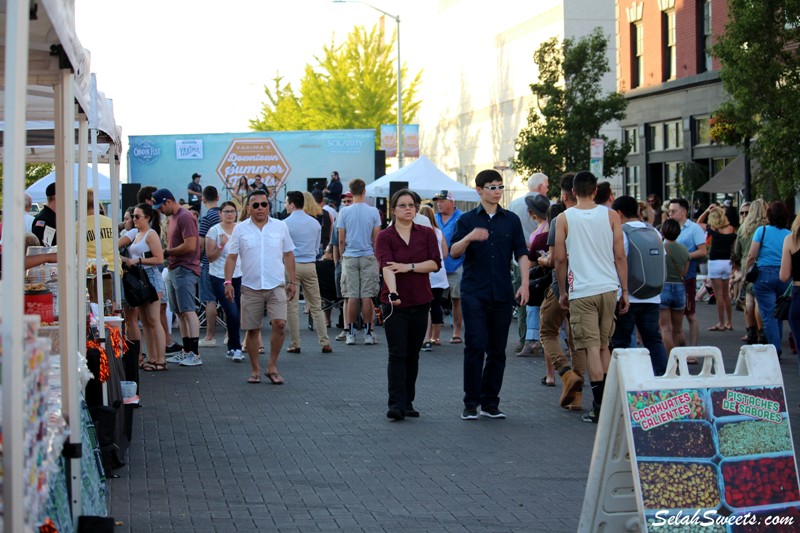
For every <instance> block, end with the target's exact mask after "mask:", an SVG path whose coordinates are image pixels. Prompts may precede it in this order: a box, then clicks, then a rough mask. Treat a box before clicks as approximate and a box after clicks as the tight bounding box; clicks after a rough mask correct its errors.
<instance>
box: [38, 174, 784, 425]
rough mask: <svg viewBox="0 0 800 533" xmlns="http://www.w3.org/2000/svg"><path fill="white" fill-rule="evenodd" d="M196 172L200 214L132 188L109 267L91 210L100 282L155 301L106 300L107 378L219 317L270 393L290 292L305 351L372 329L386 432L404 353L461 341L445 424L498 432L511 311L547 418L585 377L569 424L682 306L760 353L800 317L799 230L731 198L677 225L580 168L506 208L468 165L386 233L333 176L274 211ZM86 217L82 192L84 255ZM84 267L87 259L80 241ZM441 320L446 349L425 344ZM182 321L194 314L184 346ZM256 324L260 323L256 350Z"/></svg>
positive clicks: (658, 342) (658, 337) (677, 323)
mask: <svg viewBox="0 0 800 533" xmlns="http://www.w3.org/2000/svg"><path fill="white" fill-rule="evenodd" d="M200 177H201V176H200V175H199V174H195V175H193V176H192V182H191V183H190V186H189V188H188V189H187V192H191V193H197V194H198V195H199V198H200V202H201V203H202V204H203V205H204V206H205V211H204V214H202V216H201V212H202V210H201V209H199V208H197V204H196V200H195V198H194V197H193V196H190V202H189V204H186V205H183V204H181V202H180V201H176V200H175V196H174V195H173V193H172V192H171V191H170V190H167V189H156V187H152V186H146V187H142V188H141V189H140V191H139V195H138V198H137V199H138V204H137V205H136V206H133V207H130V208H129V209H127V210H126V211H125V213H124V219H123V224H122V226H123V228H122V230H121V233H120V238H119V241H118V243H119V247H120V250H121V254H120V256H121V261H122V265H116V264H114V262H113V249H111V246H112V245H111V242H113V240H112V238H111V237H112V235H111V232H112V231H113V230H112V226H111V220H110V219H109V218H108V217H105V216H104V215H102V214H98V215H97V216H99V217H101V218H100V226H101V232H100V235H99V237H100V240H101V253H102V255H103V257H107V258H110V259H109V266H108V268H109V270H111V271H117V272H119V271H120V269H130V268H132V267H139V268H141V269H142V272H143V273H144V275H145V276H146V279H147V280H148V282H149V284H150V285H151V286H152V287H153V290H154V292H155V294H156V297H154V299H153V301H148V302H145V303H142V304H141V305H138V306H136V307H133V306H129V305H127V303H126V302H124V300H123V303H124V306H125V309H124V318H125V328H126V337H127V339H128V341H129V342H128V345H129V349H128V352H127V353H126V354H125V357H126V372H127V371H128V368H131V367H132V366H133V367H134V368H138V369H140V370H142V371H145V372H161V371H166V370H167V369H168V368H169V364H177V365H179V366H183V367H198V366H201V365H202V364H203V357H202V355H201V353H200V352H201V348H207V347H215V346H216V345H217V338H216V332H215V324H216V322H217V318H218V317H217V310H218V309H221V311H222V315H223V316H224V323H225V325H226V330H227V334H226V335H225V341H224V342H225V348H226V353H227V357H228V359H230V360H231V361H233V362H242V361H244V360H245V354H246V355H247V357H248V359H249V362H250V366H251V368H250V374H249V376H248V378H247V382H248V383H253V384H255V383H260V382H261V380H262V374H261V365H260V355H261V354H265V353H266V354H268V360H267V366H266V370H265V372H264V374H263V376H265V377H266V378H267V379H268V380H269V382H271V383H273V384H282V383H284V378H283V376H282V375H281V373H280V371H279V369H278V359H279V356H280V353H281V351H282V350H283V349H284V345H286V351H287V352H288V353H293V354H298V353H300V352H301V350H302V343H301V335H300V332H301V325H300V318H301V316H303V314H302V312H301V310H300V298H301V292H302V298H303V300H304V302H305V310H304V312H305V314H308V315H309V318H308V322H309V327H312V328H313V329H314V331H315V332H316V336H317V340H318V343H319V347H320V350H321V352H322V353H324V354H330V353H332V352H333V351H334V350H333V347H332V344H333V343H331V338H330V337H329V336H328V329H329V328H331V327H332V316H333V313H332V311H334V310H335V309H337V308H339V309H340V313H339V323H338V324H336V328H338V329H339V330H340V333H339V334H338V335H336V336H335V339H336V340H338V341H344V344H345V345H354V344H356V343H357V342H359V340H360V341H361V342H363V344H366V345H374V344H378V342H379V339H378V337H379V336H378V334H377V332H376V330H375V326H376V325H382V326H383V332H384V335H385V340H386V344H387V350H388V354H389V357H388V369H387V375H388V411H387V417H388V418H390V419H392V420H402V419H404V418H406V417H415V416H419V412H418V411H417V410H416V409H415V408H414V405H413V402H414V399H415V383H416V379H417V376H418V374H419V371H420V368H419V356H420V352H421V351H433V350H435V349H436V347H437V346H441V344H442V342H449V343H451V344H462V343H463V344H464V361H463V365H464V374H463V386H464V397H463V404H464V408H463V412H462V418H463V419H464V420H475V419H478V418H479V417H480V416H483V417H488V418H505V414H504V413H503V411H501V410H500V391H501V388H502V382H503V374H504V370H505V365H506V344H507V341H508V335H509V328H510V326H511V322H512V320H513V316H514V313H516V316H517V321H518V326H519V328H518V334H519V343H518V345H517V346H516V347H515V350H514V352H515V354H516V355H517V356H519V357H533V356H537V355H539V354H541V355H542V356H543V357H544V360H545V364H546V371H545V376H543V377H542V379H541V383H542V384H543V385H545V386H556V374H558V376H559V379H560V382H561V394H560V396H559V400H558V403H559V405H560V407H562V408H564V409H568V410H575V411H581V410H583V397H582V395H583V390H584V385H585V381H586V380H587V379H588V381H589V385H590V390H591V394H592V409H591V410H590V411H589V412H587V413H585V414H584V415H583V419H584V420H585V421H587V422H596V421H597V419H598V416H599V413H600V409H601V406H602V398H603V392H604V382H605V376H606V373H607V371H608V365H609V361H610V354H611V351H612V350H613V349H615V348H628V347H633V346H637V345H641V346H644V347H645V348H646V349H647V350H648V351H649V353H650V358H651V361H652V367H653V372H654V373H655V374H656V375H659V374H662V373H663V372H664V371H665V369H666V366H667V358H668V354H669V353H670V351H671V350H672V348H673V347H675V346H693V345H696V344H697V337H698V329H699V324H698V321H697V315H696V305H697V303H698V302H699V301H701V298H703V297H704V294H705V295H710V296H711V297H712V298H714V303H715V304H716V307H717V316H718V320H717V323H716V324H713V325H712V326H711V327H709V328H708V330H709V331H713V332H725V331H735V330H737V325H736V324H735V320H734V316H735V313H734V310H735V309H741V310H742V311H744V318H743V321H742V322H743V323H742V326H744V330H743V332H744V336H743V337H742V341H744V342H746V343H749V344H754V343H759V344H772V345H773V346H774V347H775V349H776V351H777V353H778V355H779V357H780V356H781V355H782V346H781V344H782V330H783V327H782V324H783V320H785V319H787V318H788V321H789V325H790V332H791V333H790V335H791V337H790V341H792V340H793V339H797V338H798V337H797V335H798V334H800V302H798V300H797V299H796V298H794V296H795V294H796V292H797V291H798V290H800V215H798V217H796V218H795V220H794V222H793V224H792V227H791V229H790V228H789V217H790V214H789V209H788V208H787V206H786V204H785V203H783V202H781V201H772V202H770V203H767V202H766V201H764V200H762V199H757V200H754V201H752V202H744V203H742V205H741V206H740V207H739V210H738V211H737V210H736V208H735V207H733V206H731V205H727V202H726V203H724V204H723V205H717V204H712V205H710V206H708V207H707V208H703V209H700V210H697V211H696V212H695V213H694V215H696V216H695V219H696V220H694V221H693V220H692V217H691V216H690V214H691V212H692V210H691V208H690V204H689V202H687V201H686V200H685V199H682V198H675V199H671V200H668V201H666V202H664V203H663V204H662V203H661V200H660V198H658V197H657V196H655V195H650V196H649V197H648V199H647V202H640V201H638V200H637V199H636V198H633V197H631V196H626V195H624V196H618V197H615V196H614V194H613V192H612V190H611V187H610V185H609V184H608V183H607V182H599V181H598V180H597V178H596V177H595V176H594V175H592V174H591V173H589V172H578V173H577V174H573V173H567V174H564V175H563V176H562V177H561V179H560V190H561V193H560V197H559V198H557V199H553V200H555V201H551V199H550V198H549V197H548V189H549V180H548V177H547V176H545V175H544V174H540V173H537V174H534V175H533V176H531V177H530V179H529V180H528V189H529V191H528V193H527V194H526V195H524V196H523V197H521V198H519V199H517V200H515V201H513V202H511V204H510V205H509V208H508V209H505V208H503V207H502V206H501V205H500V203H501V199H502V198H503V192H504V188H505V186H504V184H503V178H502V176H501V175H500V174H499V173H497V172H496V171H494V170H485V171H482V172H479V173H478V174H477V176H476V178H475V189H476V191H477V192H478V195H479V203H478V205H477V207H475V208H474V209H472V210H470V211H467V212H462V211H461V210H459V209H458V208H457V207H456V204H455V199H454V197H453V194H452V192H451V191H447V190H443V191H440V192H439V193H437V194H436V195H434V196H433V198H432V199H431V202H430V203H429V204H424V203H423V201H422V199H421V198H420V197H419V195H418V194H417V193H416V192H414V191H412V190H409V189H403V190H401V191H398V192H396V193H395V194H394V195H393V196H392V198H391V199H390V202H389V209H388V215H389V219H390V220H388V226H387V225H385V224H384V221H383V219H382V217H381V214H380V213H379V212H378V210H377V209H376V208H375V207H372V206H371V205H369V204H368V203H367V202H366V201H365V200H366V198H365V196H366V184H365V183H364V181H363V180H361V179H358V178H356V179H351V180H350V181H349V184H348V187H347V190H346V191H344V190H343V187H342V184H341V182H340V178H339V175H338V173H337V172H333V173H332V175H331V180H330V182H329V183H328V184H327V185H326V186H324V187H319V188H316V189H315V190H314V191H312V192H302V191H289V192H288V193H287V194H286V198H285V202H284V206H283V207H284V209H283V211H282V212H279V213H275V212H274V208H275V206H274V202H275V198H274V195H273V194H271V191H270V190H269V189H268V188H267V187H266V186H260V185H259V183H260V180H256V181H255V182H254V184H255V185H256V186H252V185H251V184H249V183H248V180H247V178H245V177H243V178H242V179H241V180H239V181H238V182H237V185H236V187H235V190H234V193H233V194H234V198H233V199H232V200H231V201H224V202H220V196H219V192H218V190H217V189H216V188H215V187H214V186H206V187H204V188H203V187H200V185H199V182H200ZM198 189H199V190H198ZM47 195H48V204H47V205H46V206H45V207H44V208H43V209H42V210H41V211H40V213H39V214H38V216H36V217H32V216H31V217H29V218H30V220H29V221H28V220H26V223H27V222H29V223H30V230H31V232H32V234H31V235H30V242H31V243H32V244H41V243H44V244H50V245H55V244H56V243H57V239H56V237H57V232H56V227H55V212H54V209H55V187H54V186H51V187H50V188H48V191H47ZM26 205H29V204H28V203H26ZM432 205H435V210H434V208H433V207H432ZM93 208H94V204H93V198H92V194H91V191H90V193H89V202H88V205H87V217H88V220H89V221H90V222H91V224H87V228H88V231H87V241H91V243H92V244H93V242H94V240H95V238H96V236H95V233H94V217H95V213H94V212H93ZM740 221H741V224H739V222H740ZM641 239H645V240H647V239H649V240H650V242H651V243H652V242H655V243H657V244H656V245H655V247H656V248H657V249H658V250H661V251H662V253H661V254H660V256H661V261H662V269H661V270H660V271H658V272H657V274H656V275H657V276H661V277H660V279H659V280H658V283H657V286H656V287H655V289H654V287H653V284H652V283H651V284H650V287H649V289H647V290H644V289H642V288H641V287H640V285H642V283H641V281H642V280H641V279H639V278H636V282H637V283H638V285H637V286H630V284H629V282H630V283H633V280H634V274H629V272H628V261H629V260H630V259H629V258H630V256H631V255H632V254H631V253H630V248H631V247H632V246H638V243H639V242H641ZM87 253H88V254H89V255H90V256H91V257H94V253H95V247H94V245H92V246H89V247H88V248H87ZM651 255H652V254H651ZM32 257H35V256H32ZM46 260H47V261H54V260H55V259H54V254H47V255H46V256H42V257H41V259H39V260H35V259H31V261H30V265H28V266H33V265H34V264H38V263H40V262H42V261H46ZM637 275H638V274H637ZM629 278H630V279H629ZM698 280H700V281H698ZM645 285H646V283H645ZM698 288H701V290H700V292H698ZM648 291H649V292H648ZM781 297H783V298H781ZM786 297H791V303H790V305H789V306H788V317H787V316H785V315H786V312H785V310H786V308H787V307H786V306H778V305H777V303H778V302H780V301H781V300H783V299H785V298H786ZM778 307H780V309H779V308H778ZM444 308H446V309H447V310H448V311H449V313H450V316H451V320H452V334H451V335H450V338H449V339H444V340H443V339H441V333H442V328H443V324H444V316H445V310H444ZM167 309H169V310H170V311H171V312H172V313H174V315H175V316H176V317H177V321H178V328H179V330H180V333H181V342H180V343H179V342H176V341H175V340H174V339H173V338H172V327H170V324H169V323H168V321H167V316H168V313H167ZM198 312H200V313H201V316H202V315H204V319H205V325H206V335H205V337H203V338H201V337H200V329H201V328H200V318H199V316H198ZM781 313H784V314H783V315H782V314H781ZM265 317H266V318H267V319H268V320H269V323H270V325H271V331H270V337H269V342H268V350H267V349H265V343H264V342H263V340H262V324H263V321H264V318H265ZM684 318H685V319H686V324H687V326H688V328H687V329H688V335H687V334H685V332H684V331H685V328H684ZM287 327H288V337H289V341H288V343H286V336H287ZM738 328H741V326H738ZM241 331H244V337H243V338H242V336H241V333H240V332H241ZM790 344H792V346H793V343H791V342H790ZM131 360H134V361H136V364H134V365H131V364H130V361H131ZM691 362H692V361H690V363H691Z"/></svg>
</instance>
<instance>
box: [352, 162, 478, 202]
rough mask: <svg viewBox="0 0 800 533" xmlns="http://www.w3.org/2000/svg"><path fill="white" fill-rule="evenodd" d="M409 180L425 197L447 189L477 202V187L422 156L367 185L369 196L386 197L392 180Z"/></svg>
mask: <svg viewBox="0 0 800 533" xmlns="http://www.w3.org/2000/svg"><path fill="white" fill-rule="evenodd" d="M398 181H400V182H408V188H409V189H411V190H412V191H414V192H416V193H417V194H419V195H420V196H421V197H423V198H432V197H433V195H435V194H436V193H438V192H439V191H442V190H446V191H450V192H452V193H453V196H454V197H455V199H456V200H461V201H465V202H477V201H478V200H479V198H478V193H477V191H476V190H475V189H473V188H471V187H467V186H466V185H464V184H463V183H459V182H457V181H456V180H454V179H453V178H451V177H450V176H448V175H447V174H445V173H444V172H442V171H441V170H439V168H438V167H437V166H436V165H434V164H433V162H432V161H431V160H430V159H428V158H427V157H425V156H424V155H423V156H421V157H420V158H419V159H417V160H416V161H414V162H413V163H411V164H410V165H407V166H405V167H403V168H401V169H399V170H395V171H394V172H391V173H389V174H386V175H385V176H383V177H382V178H380V179H378V180H375V181H373V182H372V183H370V184H368V185H367V196H369V197H371V198H385V197H387V196H389V191H390V187H391V185H390V184H391V183H392V182H398Z"/></svg>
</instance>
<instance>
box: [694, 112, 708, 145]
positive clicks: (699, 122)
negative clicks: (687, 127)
mask: <svg viewBox="0 0 800 533" xmlns="http://www.w3.org/2000/svg"><path fill="white" fill-rule="evenodd" d="M694 144H696V145H697V144H701V145H703V144H711V117H695V118H694Z"/></svg>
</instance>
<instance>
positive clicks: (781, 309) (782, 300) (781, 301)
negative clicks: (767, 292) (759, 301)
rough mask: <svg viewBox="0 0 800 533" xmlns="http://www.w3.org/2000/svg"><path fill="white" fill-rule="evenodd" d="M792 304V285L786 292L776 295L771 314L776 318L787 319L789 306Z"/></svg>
mask: <svg viewBox="0 0 800 533" xmlns="http://www.w3.org/2000/svg"><path fill="white" fill-rule="evenodd" d="M791 306H792V285H789V287H788V288H787V289H786V292H784V293H783V294H781V295H780V296H778V299H777V300H776V301H775V311H774V312H773V313H772V316H774V317H775V318H777V319H778V320H789V307H791Z"/></svg>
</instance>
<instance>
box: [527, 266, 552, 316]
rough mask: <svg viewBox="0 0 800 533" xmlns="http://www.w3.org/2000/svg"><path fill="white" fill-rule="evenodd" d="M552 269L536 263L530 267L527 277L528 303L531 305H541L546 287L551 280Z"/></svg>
mask: <svg viewBox="0 0 800 533" xmlns="http://www.w3.org/2000/svg"><path fill="white" fill-rule="evenodd" d="M552 272H553V269H552V268H547V267H543V266H542V265H536V266H535V267H533V268H531V270H530V274H529V277H528V305H530V306H532V307H536V306H540V305H542V302H543V301H544V295H545V293H546V292H547V288H548V287H549V286H550V284H551V283H552V281H553V276H552Z"/></svg>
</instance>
